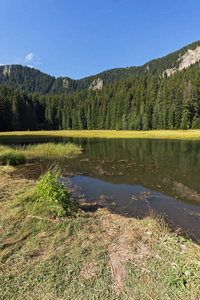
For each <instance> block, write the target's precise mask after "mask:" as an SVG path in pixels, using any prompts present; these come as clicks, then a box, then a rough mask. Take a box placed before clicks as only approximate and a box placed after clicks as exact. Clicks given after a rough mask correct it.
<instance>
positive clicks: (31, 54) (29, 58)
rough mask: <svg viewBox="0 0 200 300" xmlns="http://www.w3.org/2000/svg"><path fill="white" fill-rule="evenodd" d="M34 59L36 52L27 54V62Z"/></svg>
mask: <svg viewBox="0 0 200 300" xmlns="http://www.w3.org/2000/svg"><path fill="white" fill-rule="evenodd" d="M33 59H34V54H33V53H29V54H27V55H26V57H25V62H30V61H32V60H33Z"/></svg>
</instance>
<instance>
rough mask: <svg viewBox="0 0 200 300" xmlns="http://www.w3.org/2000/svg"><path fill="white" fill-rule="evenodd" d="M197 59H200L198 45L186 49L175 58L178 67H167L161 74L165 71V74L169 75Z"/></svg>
mask: <svg viewBox="0 0 200 300" xmlns="http://www.w3.org/2000/svg"><path fill="white" fill-rule="evenodd" d="M199 60H200V46H199V47H197V48H196V49H195V50H190V49H188V51H187V52H186V53H185V54H184V55H183V56H182V57H180V58H179V59H178V60H177V61H180V64H179V67H178V68H172V69H167V70H165V71H164V72H163V74H164V73H167V76H170V75H172V74H174V73H175V72H177V71H181V70H183V69H185V68H188V67H189V66H190V65H192V64H194V63H196V62H197V61H199Z"/></svg>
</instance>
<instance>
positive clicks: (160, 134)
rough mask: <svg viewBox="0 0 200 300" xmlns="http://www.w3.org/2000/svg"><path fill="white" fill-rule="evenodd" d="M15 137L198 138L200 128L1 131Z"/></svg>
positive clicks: (199, 137)
mask: <svg viewBox="0 0 200 300" xmlns="http://www.w3.org/2000/svg"><path fill="white" fill-rule="evenodd" d="M9 136H14V137H15V136H16V137H20V136H21V137H25V136H28V137H29V138H31V136H33V137H36V136H38V137H42V136H43V137H44V136H46V137H85V138H94V137H98V138H151V139H185V140H193V139H197V140H198V139H200V130H199V129H195V130H192V129H190V130H149V131H123V130H122V131H116V130H52V131H31V132H30V131H15V132H1V133H0V138H1V137H2V138H8V139H9Z"/></svg>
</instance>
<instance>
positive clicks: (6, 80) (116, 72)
mask: <svg viewBox="0 0 200 300" xmlns="http://www.w3.org/2000/svg"><path fill="white" fill-rule="evenodd" d="M198 46H200V41H198V42H195V43H193V44H190V45H188V46H186V47H183V48H182V49H180V50H178V51H176V52H174V53H171V54H169V55H167V56H165V57H162V58H158V59H154V60H152V61H150V62H148V63H146V64H145V65H143V66H141V67H127V68H116V69H112V70H108V71H104V72H102V73H99V74H97V75H93V76H89V77H86V78H83V79H80V80H73V79H71V78H69V77H59V78H57V79H56V78H55V77H52V76H50V75H47V74H44V73H42V72H40V71H39V70H35V69H33V68H29V67H23V66H21V65H11V66H0V86H3V85H4V84H6V85H7V86H11V87H12V88H13V89H19V90H22V91H26V92H27V93H35V92H39V93H41V94H43V95H45V94H47V93H50V94H70V93H73V92H75V91H81V90H83V89H88V88H89V87H90V85H91V84H92V82H93V81H94V80H95V79H97V78H101V79H102V80H103V82H104V84H108V83H111V82H113V81H116V80H121V79H123V78H124V79H125V78H129V77H130V78H131V77H132V76H133V75H156V74H162V73H163V72H164V71H165V70H167V69H171V68H175V69H176V68H178V67H179V65H180V63H181V60H182V57H183V55H184V54H185V53H186V52H187V51H188V49H190V50H195V49H196V47H198Z"/></svg>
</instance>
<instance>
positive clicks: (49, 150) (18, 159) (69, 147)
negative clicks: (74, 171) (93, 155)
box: [0, 143, 81, 165]
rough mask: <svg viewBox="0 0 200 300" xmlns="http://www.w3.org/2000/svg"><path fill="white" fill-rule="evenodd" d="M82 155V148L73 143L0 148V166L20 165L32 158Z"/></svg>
mask: <svg viewBox="0 0 200 300" xmlns="http://www.w3.org/2000/svg"><path fill="white" fill-rule="evenodd" d="M79 153H81V146H78V145H75V144H72V143H66V144H63V143H57V144H55V143H42V144H35V145H28V146H26V147H17V148H12V147H9V146H3V145H2V146H0V165H19V164H23V163H25V161H26V158H30V157H32V156H34V157H35V156H36V157H42V156H45V157H47V156H56V157H59V156H71V155H75V154H79Z"/></svg>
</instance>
